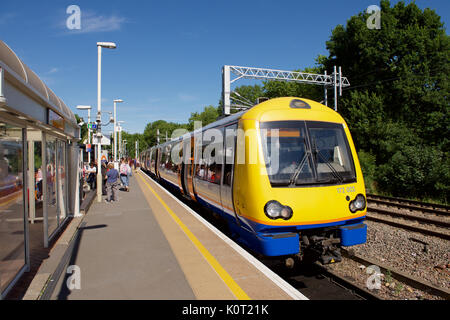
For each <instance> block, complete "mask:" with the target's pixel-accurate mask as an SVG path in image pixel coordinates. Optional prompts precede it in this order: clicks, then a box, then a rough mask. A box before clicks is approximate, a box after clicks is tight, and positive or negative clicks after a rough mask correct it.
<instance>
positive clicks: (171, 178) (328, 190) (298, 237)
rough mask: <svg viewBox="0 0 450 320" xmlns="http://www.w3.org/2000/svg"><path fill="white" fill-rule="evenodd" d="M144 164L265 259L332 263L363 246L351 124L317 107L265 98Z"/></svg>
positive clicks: (361, 191)
mask: <svg viewBox="0 0 450 320" xmlns="http://www.w3.org/2000/svg"><path fill="white" fill-rule="evenodd" d="M219 133H220V134H222V135H223V137H224V138H223V139H219V138H217V137H216V135H217V136H218V135H219ZM212 137H214V138H212ZM211 141H213V142H212V143H210V142H211ZM186 142H189V144H188V145H187V144H186ZM208 143H210V145H215V146H220V145H222V147H223V149H221V148H217V149H214V148H211V147H208ZM199 145H201V146H202V147H198V146H199ZM205 145H206V147H205ZM174 148H175V149H176V150H177V151H176V152H173V151H174V150H175V149H174ZM214 150H216V151H214ZM217 150H221V151H217ZM183 152H184V153H185V156H184V157H182V159H183V160H182V161H181V162H178V163H176V162H175V161H174V159H173V158H174V154H175V155H177V154H178V155H181V156H182V154H183ZM186 153H187V154H186ZM146 159H147V161H145V160H146ZM146 159H143V161H144V162H146V163H148V166H147V167H146V169H147V170H149V171H150V172H151V173H152V174H154V175H155V176H156V177H157V178H159V179H161V180H162V181H164V182H166V183H167V184H168V185H169V187H172V189H173V190H176V191H177V192H178V191H180V192H181V193H183V194H185V195H186V196H188V197H190V198H191V199H193V200H195V201H197V202H199V203H200V204H201V205H203V206H206V207H208V208H210V209H211V210H213V211H214V212H216V213H218V214H220V215H221V216H222V217H223V218H224V219H225V220H226V221H227V222H228V226H229V228H230V230H231V231H232V234H233V235H234V238H235V239H236V240H237V241H238V242H240V243H242V244H244V245H245V246H246V247H248V248H250V249H252V250H253V251H255V252H258V253H260V254H262V255H265V256H289V255H301V254H302V253H303V251H304V250H306V249H313V251H315V252H317V253H318V255H319V257H320V259H321V260H322V262H323V263H329V262H337V261H339V260H340V255H339V250H338V249H339V247H340V246H353V245H357V244H362V243H365V242H366V235H367V226H366V225H365V224H364V223H363V221H364V218H365V215H366V197H365V187H364V181H363V176H362V172H361V168H360V165H359V161H358V157H357V153H356V150H355V147H354V144H353V141H352V138H351V135H350V132H349V130H348V126H347V125H346V123H345V121H344V119H343V118H342V117H341V116H340V115H339V114H338V113H337V112H335V111H333V110H331V109H330V108H328V107H326V106H324V105H322V104H320V103H317V102H315V101H312V100H308V99H301V98H292V97H286V98H276V99H271V100H268V101H265V102H263V103H261V104H259V105H256V106H254V107H253V108H251V109H250V110H248V111H244V112H241V113H239V114H235V115H232V116H230V117H227V118H225V119H222V120H219V121H217V122H215V123H213V124H210V125H208V126H206V127H204V128H202V129H200V130H197V131H196V132H193V133H189V134H186V135H184V136H183V137H180V138H179V139H176V140H173V141H171V142H168V143H165V144H163V145H160V146H157V147H154V148H152V149H151V150H149V151H148V153H147V158H146ZM189 160H193V161H192V162H193V163H192V162H191V161H189Z"/></svg>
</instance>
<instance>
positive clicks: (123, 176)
mask: <svg viewBox="0 0 450 320" xmlns="http://www.w3.org/2000/svg"><path fill="white" fill-rule="evenodd" d="M130 171H131V168H130V165H129V164H128V162H127V160H126V159H125V158H122V163H121V164H120V181H122V185H123V187H124V188H125V191H127V192H129V191H130V189H129V183H130V181H129V173H130Z"/></svg>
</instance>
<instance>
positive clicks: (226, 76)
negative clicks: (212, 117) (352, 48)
mask: <svg viewBox="0 0 450 320" xmlns="http://www.w3.org/2000/svg"><path fill="white" fill-rule="evenodd" d="M232 74H234V75H236V77H234V78H233V79H232ZM240 79H255V80H275V81H284V82H296V83H306V84H315V85H322V86H323V87H324V103H325V105H328V94H327V91H328V89H330V88H333V90H334V110H335V111H337V97H338V92H339V96H342V88H343V87H348V86H350V82H349V81H348V79H347V78H346V77H343V76H342V70H341V67H339V68H337V67H336V66H334V71H333V73H332V74H330V75H328V74H327V72H326V71H325V73H324V74H316V73H307V72H297V71H286V70H276V69H266V68H252V67H241V66H229V65H225V66H223V68H222V102H223V113H224V114H225V115H229V114H230V113H231V109H232V108H234V109H247V108H250V107H251V106H248V105H242V104H231V100H232V99H233V98H232V97H231V94H232V93H233V92H232V91H231V84H232V83H234V82H236V81H238V80H240ZM238 96H239V97H240V98H242V97H241V96H240V95H238ZM233 100H237V101H239V98H235V99H233ZM240 102H241V103H242V101H240Z"/></svg>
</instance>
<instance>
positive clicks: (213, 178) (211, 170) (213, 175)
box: [205, 149, 222, 184]
mask: <svg viewBox="0 0 450 320" xmlns="http://www.w3.org/2000/svg"><path fill="white" fill-rule="evenodd" d="M216 154H217V156H218V157H220V156H221V155H220V154H219V151H218V152H217V153H216V149H213V151H212V152H211V156H210V157H209V158H208V162H207V163H208V166H207V168H206V176H205V178H206V180H208V182H211V183H215V184H220V178H221V175H222V164H221V163H220V162H221V161H216V160H218V159H216Z"/></svg>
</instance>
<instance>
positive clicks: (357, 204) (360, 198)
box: [349, 193, 366, 213]
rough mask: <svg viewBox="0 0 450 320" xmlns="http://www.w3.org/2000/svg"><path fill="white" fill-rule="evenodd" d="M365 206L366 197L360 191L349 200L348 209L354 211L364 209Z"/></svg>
mask: <svg viewBox="0 0 450 320" xmlns="http://www.w3.org/2000/svg"><path fill="white" fill-rule="evenodd" d="M365 208H366V198H365V197H364V195H362V194H361V193H360V194H358V195H357V196H356V198H355V199H354V200H353V201H351V202H350V204H349V209H350V211H351V212H353V213H355V212H356V211H359V210H361V211H362V210H364V209H365Z"/></svg>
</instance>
